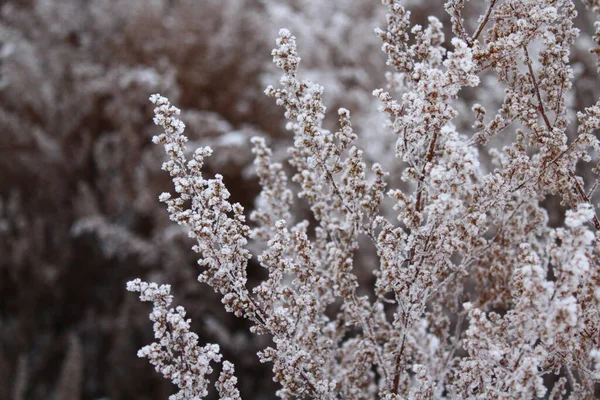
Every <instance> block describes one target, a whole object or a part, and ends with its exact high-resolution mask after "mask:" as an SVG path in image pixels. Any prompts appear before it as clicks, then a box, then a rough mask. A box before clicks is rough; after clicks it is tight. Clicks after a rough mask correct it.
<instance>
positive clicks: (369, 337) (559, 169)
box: [128, 0, 600, 400]
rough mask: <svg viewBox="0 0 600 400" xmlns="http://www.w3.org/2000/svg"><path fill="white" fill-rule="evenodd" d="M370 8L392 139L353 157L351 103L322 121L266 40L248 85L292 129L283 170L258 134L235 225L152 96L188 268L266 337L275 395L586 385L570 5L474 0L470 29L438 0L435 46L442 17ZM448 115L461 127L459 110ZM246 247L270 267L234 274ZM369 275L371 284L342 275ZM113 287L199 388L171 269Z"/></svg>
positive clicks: (594, 280) (590, 281)
mask: <svg viewBox="0 0 600 400" xmlns="http://www.w3.org/2000/svg"><path fill="white" fill-rule="evenodd" d="M585 3H586V6H587V7H588V8H589V10H590V12H598V11H599V10H598V9H599V8H600V6H599V5H598V4H596V2H592V1H588V2H585ZM384 4H387V7H388V10H387V12H388V13H387V26H386V27H385V28H384V29H376V34H377V35H378V36H379V38H380V39H381V41H382V42H383V46H382V49H383V51H384V53H385V54H386V56H387V65H388V66H389V67H390V68H391V71H390V72H388V73H387V74H386V75H385V77H386V80H387V86H386V88H385V89H376V90H375V91H374V92H373V96H374V97H373V101H376V102H378V104H379V109H380V111H381V112H382V113H383V115H385V117H386V118H387V121H388V122H387V129H389V130H390V131H392V132H393V133H394V134H395V136H396V140H395V147H390V148H389V149H388V151H389V152H390V153H392V154H393V155H394V156H395V158H396V160H397V161H398V162H397V164H395V165H389V163H386V164H385V165H382V164H380V163H377V162H375V163H372V162H370V161H368V160H366V159H365V156H364V154H365V153H364V152H363V150H361V149H360V147H359V146H358V144H357V143H358V138H360V136H361V132H356V131H355V130H354V129H353V127H352V123H351V118H350V112H349V111H348V110H347V109H344V108H340V109H339V110H338V112H337V116H338V118H339V130H337V131H336V132H332V131H331V130H328V129H326V128H325V126H324V120H325V115H326V108H325V105H324V102H323V95H324V90H325V89H324V88H323V87H322V86H320V85H318V84H316V83H313V82H311V81H308V80H303V79H302V78H301V76H302V71H301V70H300V69H299V65H300V57H299V55H298V50H297V46H296V38H295V37H294V36H293V35H292V34H291V33H290V31H289V30H287V29H281V30H280V32H279V37H278V39H277V47H276V48H275V49H274V50H273V52H272V55H273V61H274V63H275V65H276V66H277V67H278V68H279V69H280V70H281V72H282V77H281V79H280V80H279V85H278V86H277V87H273V86H269V87H268V88H267V89H266V91H265V93H266V94H267V95H268V96H270V97H273V98H274V99H275V103H276V104H277V105H278V106H280V107H282V108H283V111H284V115H285V118H286V119H287V120H288V123H287V125H286V128H287V130H288V131H290V132H291V134H292V135H293V145H292V146H291V147H290V148H289V150H288V153H289V156H288V161H289V164H290V165H291V166H292V167H293V169H294V171H295V172H294V174H293V176H292V178H291V181H292V182H293V183H295V185H293V184H291V183H289V182H288V177H287V174H286V169H285V168H284V166H283V165H282V164H280V163H278V162H276V161H275V160H274V159H273V153H272V151H271V149H269V147H268V146H267V144H266V141H265V140H264V139H263V138H260V137H255V138H253V139H252V144H253V146H254V147H253V150H252V152H253V153H254V155H255V162H254V165H255V167H256V171H257V175H258V177H259V180H260V184H261V186H262V192H261V194H260V196H259V198H258V199H257V201H256V208H255V210H254V211H253V212H252V213H251V214H250V215H249V218H250V222H247V219H246V215H245V214H244V209H243V207H242V206H241V205H240V204H237V203H231V202H230V201H229V198H230V193H229V192H228V190H227V188H226V186H225V184H224V180H223V177H222V176H221V175H218V174H217V175H216V176H215V177H214V178H207V177H205V176H203V173H202V166H203V165H204V163H205V161H206V159H207V157H209V156H211V154H212V150H211V149H210V148H209V147H201V148H199V149H197V150H196V151H195V152H194V153H193V155H192V156H191V157H189V156H187V154H186V151H185V143H186V141H187V138H186V136H184V128H185V126H184V124H183V122H182V121H180V120H179V113H180V111H179V109H177V108H176V107H174V106H172V105H171V103H170V102H169V100H168V99H167V98H165V97H162V96H160V95H153V96H152V97H151V98H150V100H151V101H152V103H154V104H155V105H156V108H155V119H154V122H155V123H156V124H157V125H159V126H161V127H162V129H163V133H161V134H160V135H158V136H155V137H154V142H155V143H160V144H162V145H163V146H164V148H165V150H166V153H167V155H168V160H167V161H166V162H165V163H164V164H163V169H164V170H165V171H167V172H168V173H169V174H170V176H171V178H172V181H173V184H174V193H163V194H162V195H161V196H160V200H161V201H162V202H164V203H165V204H166V205H167V208H168V212H169V215H170V218H171V220H173V221H175V222H177V223H178V224H179V225H182V226H184V227H185V228H187V230H188V232H189V236H190V237H191V238H192V239H193V240H194V241H195V245H194V247H193V249H194V251H195V252H197V253H198V254H199V257H200V258H199V261H198V263H199V264H200V266H201V267H202V273H201V274H200V276H199V278H198V279H199V281H200V282H201V283H203V284H208V285H209V286H211V287H212V288H213V290H214V291H215V292H217V293H219V294H220V295H221V296H222V303H223V305H224V307H225V309H226V310H227V311H229V312H232V313H234V314H235V315H236V316H238V317H242V318H245V319H247V320H248V321H249V322H250V323H251V328H250V329H251V331H252V332H253V333H255V334H258V335H264V334H266V335H269V336H270V337H271V338H272V344H271V345H270V346H268V347H267V348H265V349H264V350H262V351H260V352H259V353H258V358H259V359H260V361H261V362H266V363H271V365H272V368H273V373H274V380H275V381H276V382H278V383H279V385H280V390H279V391H278V392H277V396H278V397H279V398H283V399H292V398H314V399H338V398H339V399H348V400H350V399H376V398H380V399H431V398H464V399H467V398H474V399H475V398H477V399H528V398H552V399H563V398H565V399H566V398H568V399H585V398H591V397H593V396H594V392H595V391H597V390H598V389H597V387H598V384H599V383H600V314H599V312H600V309H599V306H600V260H599V258H598V257H599V256H600V221H599V220H598V217H597V215H596V207H595V205H594V204H593V202H592V201H591V200H590V199H591V198H593V195H594V193H595V190H596V187H597V182H598V181H597V180H595V179H594V178H593V175H591V174H589V173H588V174H586V175H585V178H589V177H590V176H592V178H591V179H588V180H586V179H584V177H582V176H580V175H581V174H580V173H578V169H577V167H578V166H581V165H583V166H584V168H586V169H589V168H590V166H589V165H590V164H588V163H589V162H590V161H591V160H592V159H594V160H597V159H598V151H599V150H600V143H599V142H598V140H597V138H596V136H595V131H596V130H597V129H598V128H600V102H599V103H597V104H596V105H592V106H589V107H587V108H585V109H584V110H581V111H580V112H577V114H576V115H574V114H573V112H572V109H571V106H572V103H573V101H572V99H571V98H570V97H569V91H570V90H571V88H572V85H573V83H572V81H573V79H574V75H575V72H574V70H573V68H572V66H571V59H570V58H571V49H572V47H573V46H574V43H575V42H576V41H577V40H578V36H579V29H578V28H576V27H575V25H574V20H575V18H576V17H577V12H576V10H575V5H574V3H573V2H572V1H570V0H535V1H533V0H531V1H530V0H505V1H502V0H490V1H489V2H487V4H486V8H485V9H484V10H483V13H482V15H481V16H480V17H479V18H478V19H476V21H477V23H476V24H475V25H474V27H473V28H472V29H470V28H469V26H468V25H467V24H466V22H465V19H464V17H463V12H464V11H465V9H466V8H468V7H469V6H470V5H469V4H465V2H464V1H461V0H451V1H448V2H447V3H446V5H445V10H446V11H447V12H448V14H449V15H450V16H451V24H452V33H453V37H452V38H451V40H449V43H450V45H448V44H447V42H448V41H447V40H446V37H445V36H446V33H445V32H446V31H444V27H443V25H442V23H441V22H440V20H439V19H438V18H436V17H433V16H431V17H429V18H428V23H427V25H426V26H421V25H418V24H414V23H413V22H411V13H410V11H408V10H407V9H406V8H405V6H404V5H403V2H402V1H400V0H387V1H384ZM598 24H600V23H598ZM598 24H597V25H596V27H597V30H596V36H595V37H594V39H595V41H596V43H597V44H600V30H599V29H600V28H598V27H599V26H600V25H598ZM305 51H310V49H306V50H305ZM592 52H593V53H595V54H600V53H599V52H598V50H597V47H594V48H593V49H592ZM599 65H600V63H599ZM484 79H485V81H486V82H488V83H486V85H489V82H490V80H491V79H493V80H494V82H495V85H497V86H498V87H503V88H504V91H503V94H502V95H503V96H502V98H500V99H499V101H498V102H497V104H496V106H495V107H494V109H492V110H490V111H487V110H486V107H485V106H484V105H482V104H480V103H483V102H485V103H487V105H488V106H489V104H490V103H492V104H493V101H490V99H488V98H481V99H477V98H473V96H472V93H473V92H469V88H477V87H479V86H480V85H483V84H484V83H483V82H482V80H484ZM475 93H478V94H479V95H481V96H485V91H479V92H475ZM461 113H462V120H463V121H464V120H465V119H470V120H471V123H472V126H471V127H470V128H469V127H466V128H464V127H461V129H459V127H458V126H457V124H456V123H455V121H456V120H457V117H458V116H459V115H461ZM465 114H466V115H465ZM574 117H575V118H574ZM375 129H379V128H378V127H375ZM499 138H502V139H501V140H499ZM492 142H495V143H498V142H500V143H505V145H504V146H503V147H501V148H499V147H498V146H493V145H491V143H492ZM382 157H383V156H382ZM484 161H485V162H484ZM490 165H491V167H490ZM596 168H597V167H596ZM597 172H598V171H597V170H596V169H594V173H597ZM394 176H396V177H399V178H400V179H392V178H393V177H394ZM551 197H558V198H559V199H560V202H561V204H562V205H563V206H565V207H566V208H567V211H566V213H565V215H564V219H563V221H562V222H561V223H560V224H558V225H559V226H554V227H552V226H551V225H550V221H549V217H548V212H547V210H546V208H544V206H543V203H544V201H546V200H547V199H548V198H551ZM296 203H304V204H308V205H309V207H310V211H311V219H310V220H308V219H302V218H303V216H302V215H298V216H294V215H295V214H294V210H295V209H296V208H295V206H294V205H295V204H296ZM261 243H262V245H261ZM251 249H252V250H254V249H260V250H258V251H257V252H256V253H255V254H252V252H251ZM361 254H363V255H364V254H366V256H364V257H361V256H360V255H361ZM369 254H370V255H371V256H370V257H369ZM253 257H256V259H257V260H258V262H259V263H260V265H261V266H262V267H263V268H265V269H266V271H267V272H268V278H267V279H265V280H264V281H263V282H261V283H259V284H258V285H256V286H254V287H250V286H249V284H248V278H247V273H248V268H249V263H248V262H249V260H250V259H252V258H253ZM366 262H369V263H371V264H370V265H365V263H366ZM365 271H367V272H368V273H371V274H372V279H371V280H368V279H364V278H360V279H359V274H364V273H365ZM369 285H370V286H369ZM128 289H129V290H133V291H137V292H140V294H141V296H140V298H141V299H142V300H144V301H151V302H152V303H153V305H154V311H153V312H152V314H151V319H152V320H153V321H154V322H155V326H154V331H155V336H156V339H157V342H156V343H154V344H152V345H150V346H147V347H145V348H144V349H142V350H141V351H140V355H141V356H144V357H148V358H149V359H150V361H151V363H152V364H154V365H155V366H156V368H157V370H158V371H159V372H161V373H162V374H163V375H164V376H166V377H167V378H169V379H171V380H172V381H173V383H175V384H176V385H178V386H179V388H180V389H181V391H180V392H179V393H178V394H176V395H174V396H172V398H173V399H179V398H182V399H183V398H186V399H188V398H189V399H192V398H201V397H202V396H204V395H205V394H206V385H207V381H206V380H207V379H208V375H209V374H210V373H211V371H212V367H210V366H209V364H210V363H211V362H219V361H220V360H221V355H220V354H219V353H218V346H215V345H207V346H205V347H198V343H197V336H195V335H194V334H193V333H191V332H189V327H190V325H189V322H186V321H185V320H184V319H183V318H184V316H185V312H184V310H183V309H182V308H177V309H176V310H172V309H169V305H170V303H171V297H170V292H169V287H168V286H160V287H159V286H157V285H155V284H148V283H144V282H141V281H139V280H136V281H133V282H130V284H129V285H128ZM221 370H222V372H221V377H220V378H219V379H218V381H217V383H216V386H217V388H218V390H219V393H220V395H221V398H224V399H237V398H239V392H238V391H237V389H236V388H235V384H236V378H235V377H234V376H233V367H232V365H231V363H229V362H226V361H225V362H224V363H223V365H222V367H221Z"/></svg>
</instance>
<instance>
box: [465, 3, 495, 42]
mask: <svg viewBox="0 0 600 400" xmlns="http://www.w3.org/2000/svg"><path fill="white" fill-rule="evenodd" d="M495 4H496V0H491V1H490V5H489V6H488V9H487V11H486V13H485V17H484V18H483V21H481V23H480V24H479V26H478V27H477V31H475V33H474V34H473V37H472V38H471V42H474V41H475V40H477V38H478V37H479V35H480V34H481V31H483V28H485V26H486V24H487V23H488V21H489V19H490V15H491V13H492V8H494V5H495Z"/></svg>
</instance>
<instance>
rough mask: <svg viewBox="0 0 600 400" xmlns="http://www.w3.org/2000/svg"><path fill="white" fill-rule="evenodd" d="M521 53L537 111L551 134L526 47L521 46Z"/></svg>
mask: <svg viewBox="0 0 600 400" xmlns="http://www.w3.org/2000/svg"><path fill="white" fill-rule="evenodd" d="M523 51H524V52H525V64H527V68H528V69H529V74H530V75H531V82H532V83H533V87H534V89H535V95H536V97H537V100H538V103H539V104H538V109H539V111H540V114H542V118H543V119H544V123H545V124H546V128H548V131H549V132H552V125H551V124H550V120H549V119H548V117H547V116H546V110H545V109H544V102H543V101H542V95H541V93H540V87H539V86H538V83H537V79H536V78H535V73H534V72H533V66H532V65H531V59H530V58H529V52H528V51H527V46H525V45H523Z"/></svg>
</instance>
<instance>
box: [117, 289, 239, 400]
mask: <svg viewBox="0 0 600 400" xmlns="http://www.w3.org/2000/svg"><path fill="white" fill-rule="evenodd" d="M127 290H129V291H131V292H138V293H139V294H140V300H141V301H148V302H151V303H152V305H153V309H152V312H151V313H150V320H151V321H153V322H154V338H155V339H156V342H154V343H152V344H150V345H148V346H145V347H143V348H142V349H140V351H138V357H145V358H147V359H148V360H149V361H150V363H151V364H152V365H154V367H155V368H156V371H158V372H160V373H161V374H162V375H163V376H164V377H165V378H167V379H170V380H171V382H173V384H175V385H177V387H179V389H180V391H179V393H177V394H174V395H172V396H170V397H169V399H170V400H184V399H201V398H203V397H205V396H206V395H207V394H208V384H209V380H208V379H207V376H208V375H210V374H211V373H212V372H213V369H212V367H211V366H210V363H212V362H220V361H221V357H222V356H221V354H220V353H219V345H216V344H207V345H205V346H203V347H201V346H198V335H196V334H195V333H193V332H190V320H189V319H187V320H186V319H185V310H184V309H183V307H181V306H179V307H177V308H175V309H173V308H169V306H170V305H171V302H172V301H173V296H171V287H170V286H169V285H160V286H159V285H157V284H156V283H147V282H142V281H141V280H139V279H135V280H133V281H131V282H128V283H127ZM233 372H234V371H233V366H232V365H231V363H229V362H227V361H225V362H224V363H223V369H222V372H221V376H220V378H219V382H218V385H217V386H218V390H219V393H220V394H221V395H222V398H223V399H228V400H235V399H239V398H240V395H239V392H238V391H237V388H236V387H235V384H236V382H237V381H236V378H235V377H233Z"/></svg>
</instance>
